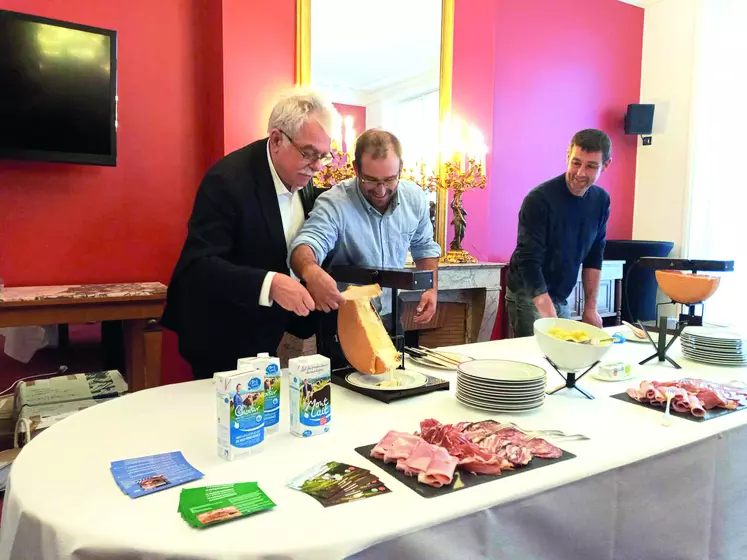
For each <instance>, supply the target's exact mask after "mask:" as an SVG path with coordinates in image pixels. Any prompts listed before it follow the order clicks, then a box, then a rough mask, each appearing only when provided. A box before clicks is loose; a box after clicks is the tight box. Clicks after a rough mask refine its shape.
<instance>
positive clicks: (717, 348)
mask: <svg viewBox="0 0 747 560" xmlns="http://www.w3.org/2000/svg"><path fill="white" fill-rule="evenodd" d="M682 346H689V347H690V348H692V349H694V350H710V351H712V352H726V353H731V354H745V355H747V346H723V345H719V344H710V343H707V342H693V341H692V340H688V339H682Z"/></svg>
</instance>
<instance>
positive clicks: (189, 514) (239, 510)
mask: <svg viewBox="0 0 747 560" xmlns="http://www.w3.org/2000/svg"><path fill="white" fill-rule="evenodd" d="M274 507H275V502H273V501H272V500H271V499H270V498H269V497H268V496H267V494H265V493H264V492H263V491H262V489H261V488H260V487H259V486H258V485H257V483H256V482H240V483H237V484H222V485H220V486H204V487H202V488H185V489H184V490H182V492H181V495H180V496H179V513H180V514H181V516H182V519H184V521H186V522H187V523H189V525H190V526H192V527H195V528H197V529H202V528H204V527H207V526H210V525H216V524H218V523H222V522H223V521H229V520H231V519H237V518H239V517H245V516H247V515H252V514H253V513H259V512H261V511H265V510H268V509H272V508H274Z"/></svg>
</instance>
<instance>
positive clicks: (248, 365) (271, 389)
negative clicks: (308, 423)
mask: <svg viewBox="0 0 747 560" xmlns="http://www.w3.org/2000/svg"><path fill="white" fill-rule="evenodd" d="M236 368H237V369H238V370H239V371H242V370H244V369H254V368H257V369H259V370H262V371H263V372H264V374H265V435H267V434H274V433H275V432H277V431H278V423H279V422H280V394H281V391H280V383H281V381H280V358H275V357H272V356H270V354H268V353H267V352H261V353H259V354H257V357H256V358H241V359H239V361H238V363H237V366H236Z"/></svg>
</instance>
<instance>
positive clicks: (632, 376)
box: [589, 371, 635, 382]
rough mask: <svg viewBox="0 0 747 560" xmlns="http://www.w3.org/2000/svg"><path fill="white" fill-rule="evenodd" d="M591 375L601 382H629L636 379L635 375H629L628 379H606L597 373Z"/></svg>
mask: <svg viewBox="0 0 747 560" xmlns="http://www.w3.org/2000/svg"><path fill="white" fill-rule="evenodd" d="M589 375H591V376H592V377H593V378H594V379H599V381H610V382H615V381H628V380H629V379H633V378H634V377H635V375H628V376H627V377H625V376H619V377H605V376H603V375H601V374H600V373H599V372H597V371H595V372H594V373H590V374H589Z"/></svg>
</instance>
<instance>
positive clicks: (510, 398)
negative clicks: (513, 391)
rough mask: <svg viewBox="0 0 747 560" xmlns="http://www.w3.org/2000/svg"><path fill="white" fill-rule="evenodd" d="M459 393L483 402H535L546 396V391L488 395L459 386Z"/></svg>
mask: <svg viewBox="0 0 747 560" xmlns="http://www.w3.org/2000/svg"><path fill="white" fill-rule="evenodd" d="M457 391H458V392H460V393H462V394H463V395H467V396H472V397H474V398H476V399H483V400H491V399H497V400H501V401H505V402H527V401H534V400H537V399H539V398H542V397H544V395H545V392H544V391H542V392H541V393H534V394H531V395H506V394H498V393H486V392H484V391H472V390H470V389H468V388H465V387H463V386H461V385H457Z"/></svg>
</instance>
